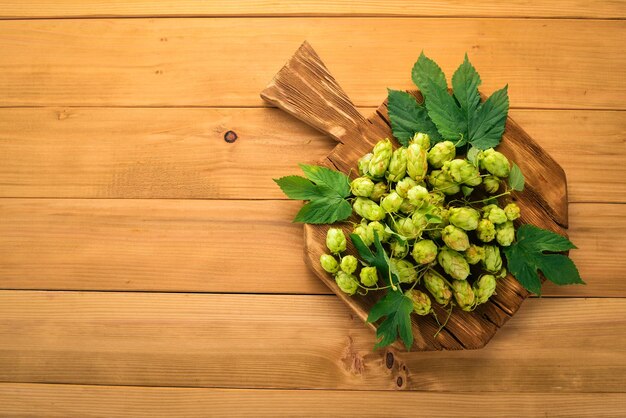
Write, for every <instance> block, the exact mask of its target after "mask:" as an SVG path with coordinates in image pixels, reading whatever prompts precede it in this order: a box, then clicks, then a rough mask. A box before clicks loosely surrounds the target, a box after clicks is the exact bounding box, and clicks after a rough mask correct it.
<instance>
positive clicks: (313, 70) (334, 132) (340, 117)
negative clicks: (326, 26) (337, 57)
mask: <svg viewBox="0 0 626 418" xmlns="http://www.w3.org/2000/svg"><path fill="white" fill-rule="evenodd" d="M261 97H262V98H263V100H265V101H267V102H269V103H271V104H272V105H275V106H277V107H279V108H281V109H283V110H285V111H286V112H288V113H290V114H291V115H293V116H295V117H296V118H298V119H300V120H302V121H303V122H305V123H307V124H308V125H310V126H312V127H314V128H316V129H318V130H319V131H321V132H323V133H325V134H327V135H329V136H331V137H332V138H334V139H335V140H337V141H339V142H342V138H343V137H344V136H346V135H350V134H352V133H353V132H359V131H360V130H361V129H363V128H362V125H365V122H366V120H365V118H364V117H363V115H361V113H359V111H358V110H357V109H356V107H355V106H354V104H353V103H352V101H351V100H350V99H349V98H348V96H347V95H346V93H345V92H344V91H343V89H342V88H341V87H340V86H339V84H338V83H337V81H336V80H335V78H334V77H333V76H332V75H331V74H330V72H329V71H328V69H327V68H326V66H325V65H324V63H323V62H322V60H321V59H320V57H319V55H317V53H316V52H315V50H314V49H313V48H312V47H311V45H310V44H309V43H308V42H306V41H305V42H303V43H302V45H301V46H300V47H299V48H298V50H297V51H296V52H295V53H294V54H293V56H292V57H291V58H290V59H289V60H288V61H287V63H286V64H285V65H284V66H283V67H282V68H281V69H280V70H279V71H278V73H277V74H276V75H275V76H274V78H273V79H272V81H271V82H270V83H269V85H268V86H267V87H266V88H265V89H264V90H263V91H262V92H261Z"/></svg>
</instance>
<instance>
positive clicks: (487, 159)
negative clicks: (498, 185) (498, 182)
mask: <svg viewBox="0 0 626 418" xmlns="http://www.w3.org/2000/svg"><path fill="white" fill-rule="evenodd" d="M478 162H479V165H480V167H481V168H482V169H483V170H487V171H488V172H489V173H490V174H493V175H494V176H497V177H508V176H509V173H510V172H511V166H510V164H509V160H508V159H507V158H506V157H505V156H504V154H502V153H500V152H498V151H496V150H494V149H493V148H489V149H488V150H485V151H481V152H480V153H479V154H478Z"/></svg>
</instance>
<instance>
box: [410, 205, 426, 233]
mask: <svg viewBox="0 0 626 418" xmlns="http://www.w3.org/2000/svg"><path fill="white" fill-rule="evenodd" d="M411 221H413V225H415V227H416V228H417V230H418V231H419V232H418V234H419V233H421V232H422V231H423V230H424V229H425V228H426V227H427V226H428V218H426V214H425V213H423V212H421V211H419V210H418V211H416V212H413V215H412V216H411Z"/></svg>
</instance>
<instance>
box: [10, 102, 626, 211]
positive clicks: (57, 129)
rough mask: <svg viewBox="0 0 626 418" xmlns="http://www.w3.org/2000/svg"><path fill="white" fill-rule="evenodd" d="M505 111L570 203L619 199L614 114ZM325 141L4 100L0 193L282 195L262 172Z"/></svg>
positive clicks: (255, 112) (321, 149)
mask: <svg viewBox="0 0 626 418" xmlns="http://www.w3.org/2000/svg"><path fill="white" fill-rule="evenodd" d="M359 110H360V112H361V113H362V114H364V115H369V114H372V113H373V111H374V109H373V108H360V109H359ZM510 114H511V117H512V118H513V119H514V120H516V121H518V122H519V124H520V125H521V126H522V127H523V128H524V130H526V131H527V132H528V133H529V134H530V135H531V136H532V137H533V138H534V139H535V140H536V141H537V142H538V143H539V144H540V145H541V146H542V147H543V148H544V149H545V150H546V151H547V152H548V153H549V154H550V155H552V156H553V157H554V158H555V160H556V161H557V162H558V163H559V164H560V165H561V166H562V167H563V168H564V169H565V172H566V174H567V179H568V197H569V200H570V202H616V203H618V202H619V203H626V165H624V164H622V163H621V162H622V161H623V160H624V159H626V142H625V141H624V140H623V138H624V136H625V135H626V117H625V114H624V112H620V111H581V110H565V111H562V110H524V109H513V110H511V112H510ZM228 131H234V132H235V133H236V134H237V135H238V139H237V141H236V142H235V143H232V144H229V143H227V142H225V141H224V135H225V133H226V132H228ZM589 144H593V146H589ZM334 145H335V142H334V141H333V140H332V139H330V138H328V137H327V136H325V135H323V134H321V133H319V132H317V131H315V130H313V129H311V128H309V127H308V126H306V125H305V124H304V123H301V122H300V121H297V120H295V119H294V118H292V117H290V116H288V115H285V114H284V113H283V112H281V111H279V110H277V109H268V108H260V109H254V108H252V109H241V108H223V109H193V108H163V109H153V108H4V109H0V156H2V160H3V161H2V164H0V196H3V197H70V198H75V197H80V198H86V197H97V198H105V197H106V198H203V199H215V198H220V199H268V198H272V199H276V198H284V195H283V194H282V192H281V191H280V189H279V188H278V187H276V184H275V183H274V182H273V181H272V178H277V177H281V176H285V175H289V174H294V173H297V172H298V170H299V169H298V167H297V164H298V163H300V162H303V163H308V164H313V163H315V162H317V161H319V160H320V159H321V158H322V157H323V156H325V155H327V154H328V153H329V152H330V151H331V150H332V148H333V147H334ZM259 156H262V157H263V158H259Z"/></svg>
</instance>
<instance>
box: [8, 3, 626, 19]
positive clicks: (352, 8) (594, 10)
mask: <svg viewBox="0 0 626 418" xmlns="http://www.w3.org/2000/svg"><path fill="white" fill-rule="evenodd" d="M625 9H626V5H625V4H624V2H623V1H621V0H617V1H598V0H591V1H588V2H580V1H577V0H557V1H552V2H550V3H545V2H532V3H528V2H525V1H520V0H517V1H503V0H489V1H481V2H476V3H474V2H467V1H461V0H446V1H435V0H420V1H410V2H406V1H402V0H389V1H385V0H370V1H361V2H358V3H356V2H354V1H352V0H339V1H338V0H332V1H331V0H306V1H297V2H293V1H288V0H280V1H267V0H261V1H259V0H239V1H236V2H234V1H199V0H177V1H170V0H157V1H154V0H151V1H146V0H121V1H115V2H111V1H103V0H62V1H58V0H43V1H42V0H37V1H33V0H29V1H24V2H17V1H15V0H2V1H0V17H1V18H50V17H53V18H62V17H143V16H154V17H163V16H164V17H169V16H182V17H187V16H433V17H463V16H488V17H560V18H563V17H570V18H609V19H615V18H624V17H626V12H625Z"/></svg>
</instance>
